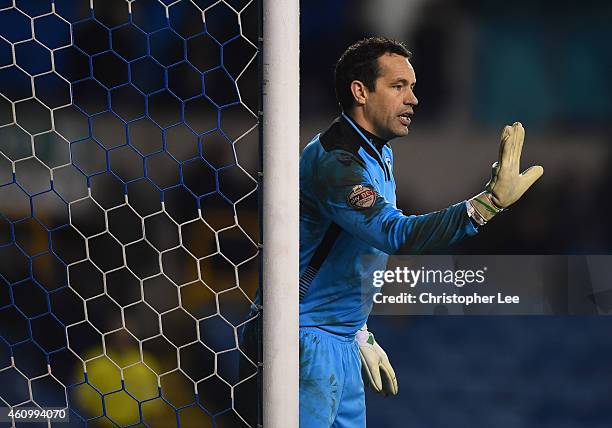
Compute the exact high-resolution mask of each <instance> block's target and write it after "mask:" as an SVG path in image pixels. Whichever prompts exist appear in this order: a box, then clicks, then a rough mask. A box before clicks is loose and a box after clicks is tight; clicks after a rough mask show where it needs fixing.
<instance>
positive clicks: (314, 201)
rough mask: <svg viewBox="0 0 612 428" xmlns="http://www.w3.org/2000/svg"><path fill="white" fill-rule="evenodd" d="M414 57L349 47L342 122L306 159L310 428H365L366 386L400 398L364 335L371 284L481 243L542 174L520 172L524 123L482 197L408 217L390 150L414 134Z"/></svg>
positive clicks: (303, 345)
mask: <svg viewBox="0 0 612 428" xmlns="http://www.w3.org/2000/svg"><path fill="white" fill-rule="evenodd" d="M409 58H410V52H409V51H408V50H406V48H405V47H404V45H403V44H401V43H399V42H396V41H393V40H390V39H386V38H381V37H376V38H368V39H364V40H361V41H359V42H357V43H355V44H354V45H352V46H350V47H349V48H348V49H347V50H346V51H345V52H344V54H343V55H342V56H341V57H340V59H339V61H338V63H337V65H336V71H335V85H336V96H337V98H338V102H339V103H340V106H341V108H342V114H341V115H340V117H339V118H337V119H336V120H335V121H334V122H333V123H332V124H331V126H330V127H329V128H328V129H327V130H326V131H324V132H323V133H321V134H319V135H317V136H315V137H314V139H313V140H312V141H311V142H310V143H309V144H308V145H307V146H306V147H305V149H304V151H303V153H302V156H301V159H300V283H299V293H300V426H301V427H302V428H308V427H317V428H318V427H334V428H341V427H342V428H344V427H364V426H365V424H366V416H365V396H364V381H365V382H366V383H368V384H370V385H371V386H372V387H373V388H374V389H375V390H376V391H378V392H380V393H383V394H396V393H397V380H396V378H395V374H394V372H393V369H392V367H391V365H390V364H389V360H388V359H387V356H386V354H385V353H384V351H383V350H382V349H381V348H380V346H378V344H377V343H376V341H375V340H374V336H373V335H372V334H371V333H369V332H368V331H367V328H366V327H365V324H366V321H367V318H368V315H369V313H370V311H371V309H372V296H373V294H374V292H375V290H374V287H372V289H371V290H369V291H364V290H363V289H362V285H361V281H362V278H364V277H365V276H366V275H369V274H370V273H371V272H372V271H374V270H380V269H384V268H385V267H386V262H387V255H388V254H394V253H404V254H406V253H408V254H418V253H422V252H424V251H429V250H435V249H441V248H446V247H448V246H450V245H452V244H454V243H456V242H458V241H459V240H461V239H463V238H465V237H467V236H470V235H474V234H476V233H477V230H478V228H479V227H481V226H483V225H485V224H486V223H487V222H488V221H489V220H491V219H492V218H493V217H494V216H495V215H497V214H498V213H499V212H501V211H502V210H503V209H504V208H506V207H508V206H510V205H511V204H513V203H514V202H516V201H517V200H518V199H519V198H520V197H521V196H522V195H523V193H524V192H525V191H527V189H528V188H529V187H530V186H531V185H532V184H533V183H534V182H535V181H536V180H537V179H538V178H539V177H540V176H541V175H542V173H543V169H542V167H540V166H534V167H531V168H529V169H528V170H527V171H525V172H524V173H522V174H520V173H519V163H520V155H521V150H522V145H523V138H524V134H525V131H524V130H523V127H522V126H521V124H520V123H515V124H514V125H512V126H506V127H505V128H504V129H503V132H502V136H501V143H500V154H499V161H498V162H497V163H496V164H494V166H493V175H492V178H491V180H490V181H489V183H488V184H487V186H486V188H485V190H484V191H483V192H481V193H480V194H478V195H477V196H475V197H473V198H471V199H469V200H467V201H463V202H459V203H457V204H455V205H451V206H450V207H448V208H446V209H443V210H441V211H437V212H432V213H428V214H424V215H404V214H403V213H402V211H400V210H399V209H398V208H397V207H396V198H395V181H394V178H393V170H394V165H395V162H394V159H393V153H392V151H391V148H390V147H389V144H388V143H389V141H390V140H391V139H393V138H395V137H401V136H405V135H407V134H408V132H409V127H410V121H411V116H412V114H413V112H414V107H415V106H416V105H417V104H418V101H417V98H416V96H415V94H414V85H415V83H416V78H415V73H414V70H413V68H412V66H411V64H410V62H409ZM370 291H371V295H369V293H370ZM361 370H362V371H363V380H362V376H361Z"/></svg>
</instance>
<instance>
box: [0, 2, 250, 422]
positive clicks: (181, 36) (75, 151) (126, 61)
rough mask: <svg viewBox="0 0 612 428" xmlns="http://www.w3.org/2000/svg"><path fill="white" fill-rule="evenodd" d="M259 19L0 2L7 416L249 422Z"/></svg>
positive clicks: (212, 12)
mask: <svg viewBox="0 0 612 428" xmlns="http://www.w3.org/2000/svg"><path fill="white" fill-rule="evenodd" d="M259 17H260V4H259V2H258V1H256V0H220V1H213V0H91V1H90V0H55V1H43V0H9V1H7V0H0V407H1V408H3V414H4V413H6V411H7V410H13V411H15V410H18V409H29V408H38V409H48V408H67V409H68V412H69V419H70V421H69V423H68V424H66V423H61V424H60V423H59V422H57V424H58V426H95V427H111V426H148V427H164V428H167V427H174V426H177V427H179V426H180V427H213V426H214V427H236V426H257V423H258V415H257V413H258V412H257V402H258V394H257V391H258V388H257V384H258V378H259V373H260V370H259V366H260V365H259V362H260V356H259V355H258V352H247V350H245V349H243V348H242V346H241V341H240V335H241V331H242V328H243V327H244V326H245V325H246V324H249V323H250V324H253V325H254V324H256V323H258V321H259V320H258V317H257V316H254V315H251V316H250V315H249V314H250V313H251V312H250V310H251V307H252V300H251V299H252V297H253V295H254V294H255V289H256V288H257V285H258V283H259V272H260V269H259V255H260V251H259V248H260V245H259V243H260V221H259V213H258V206H259V204H258V197H259V192H258V188H259V186H258V182H259V178H258V172H259V171H260V170H261V167H260V149H259V140H260V138H259V119H258V117H259V116H258V112H259V110H260V102H259V100H260V92H261V91H260V83H259V82H260V71H259V65H258V64H259V61H258V59H259V58H258V53H259V33H260V31H259V27H260V18H259ZM249 316H250V318H249ZM239 367H240V370H239ZM241 395H242V397H245V396H246V398H247V399H243V400H240V399H239V398H240V397H241ZM253 409H255V410H253ZM3 421H4V422H0V423H8V425H11V424H14V425H15V426H20V423H21V422H20V421H21V420H17V419H10V418H9V419H3ZM39 421H43V422H44V426H47V424H48V425H49V426H54V425H55V424H56V422H51V421H48V420H47V419H39Z"/></svg>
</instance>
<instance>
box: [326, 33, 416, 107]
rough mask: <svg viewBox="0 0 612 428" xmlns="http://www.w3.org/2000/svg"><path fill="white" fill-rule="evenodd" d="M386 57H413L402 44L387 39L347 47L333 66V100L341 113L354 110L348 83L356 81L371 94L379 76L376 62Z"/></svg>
mask: <svg viewBox="0 0 612 428" xmlns="http://www.w3.org/2000/svg"><path fill="white" fill-rule="evenodd" d="M386 53H391V54H397V55H401V56H404V57H406V58H410V57H411V56H412V53H411V52H410V51H409V50H408V49H407V48H406V46H405V45H404V44H403V43H402V42H398V41H397V40H393V39H388V38H387V37H368V38H366V39H362V40H359V41H358V42H356V43H353V44H352V45H351V46H349V47H348V48H347V49H346V50H345V51H344V53H343V54H342V55H341V56H340V59H339V60H338V62H337V63H336V71H335V74H334V80H335V84H336V99H337V100H338V103H339V104H340V107H341V108H342V110H348V109H349V108H351V107H352V106H353V93H352V92H351V82H352V81H353V80H359V81H360V82H362V83H363V84H364V85H365V86H366V87H367V88H368V89H369V90H370V91H374V89H375V87H376V86H375V82H376V79H377V78H378V77H379V76H380V67H379V66H378V58H380V57H381V56H383V55H384V54H386Z"/></svg>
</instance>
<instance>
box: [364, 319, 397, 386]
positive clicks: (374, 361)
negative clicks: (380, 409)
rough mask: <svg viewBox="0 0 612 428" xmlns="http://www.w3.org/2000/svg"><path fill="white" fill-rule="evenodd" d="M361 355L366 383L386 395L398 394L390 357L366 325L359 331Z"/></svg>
mask: <svg viewBox="0 0 612 428" xmlns="http://www.w3.org/2000/svg"><path fill="white" fill-rule="evenodd" d="M357 342H358V343H359V356H360V357H361V377H362V378H363V382H364V384H365V385H369V386H371V387H372V388H373V389H374V390H375V391H376V392H379V393H381V394H382V395H384V396H385V397H386V396H387V395H389V394H391V395H395V394H397V378H396V377H395V371H394V370H393V367H391V363H390V362H389V358H387V354H386V353H385V351H383V349H382V348H381V347H380V346H379V345H378V343H376V341H375V340H374V335H373V334H372V333H370V332H369V331H368V326H367V325H364V326H363V327H362V328H361V329H360V330H359V331H358V332H357Z"/></svg>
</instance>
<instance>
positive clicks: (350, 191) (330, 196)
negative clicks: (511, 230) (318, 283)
mask: <svg viewBox="0 0 612 428" xmlns="http://www.w3.org/2000/svg"><path fill="white" fill-rule="evenodd" d="M317 187H318V189H319V192H318V193H319V201H320V203H321V211H322V212H324V213H325V214H326V215H327V216H328V217H329V218H330V220H331V221H333V222H335V223H336V224H338V225H339V226H340V227H341V228H342V229H343V230H345V231H346V232H348V233H351V234H352V235H354V236H356V237H358V238H359V239H361V240H363V241H365V242H366V243H368V244H370V245H372V246H373V247H376V248H378V249H379V250H381V251H384V252H385V253H387V254H396V253H401V254H419V253H423V252H426V251H431V250H438V249H443V248H446V247H448V246H450V245H453V244H455V243H456V242H458V241H459V240H461V239H462V238H464V237H466V236H470V235H474V234H476V233H477V230H476V229H475V227H474V225H473V224H472V222H471V220H470V219H469V216H468V214H467V209H466V205H465V201H463V202H460V203H458V204H455V205H451V206H450V207H448V208H445V209H443V210H440V211H435V212H431V213H427V214H423V215H404V214H403V213H402V211H401V210H399V209H397V208H396V207H395V206H394V205H393V204H392V203H390V202H389V201H388V200H386V199H385V198H384V197H383V196H382V195H381V194H380V193H379V192H377V191H376V186H375V185H374V183H373V180H372V178H371V176H370V174H369V172H368V171H367V170H366V168H365V167H364V166H363V164H361V162H359V161H358V160H357V159H356V157H355V156H354V155H352V154H350V153H348V152H343V151H334V152H331V153H329V156H327V157H326V159H325V160H324V161H323V162H322V163H321V164H320V168H319V174H318V183H317Z"/></svg>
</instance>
